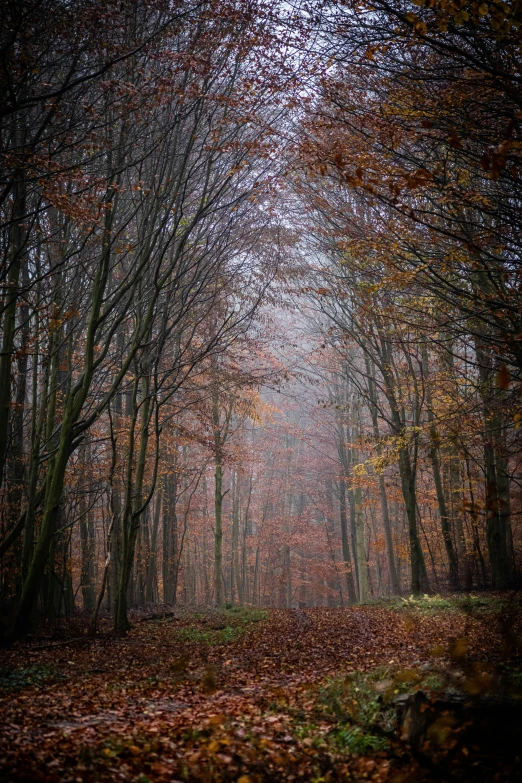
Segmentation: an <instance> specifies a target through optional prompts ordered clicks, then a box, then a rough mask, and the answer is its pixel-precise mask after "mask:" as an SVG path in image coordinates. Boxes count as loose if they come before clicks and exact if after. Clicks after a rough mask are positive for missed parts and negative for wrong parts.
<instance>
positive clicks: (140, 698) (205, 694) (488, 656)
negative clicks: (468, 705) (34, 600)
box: [0, 597, 522, 783]
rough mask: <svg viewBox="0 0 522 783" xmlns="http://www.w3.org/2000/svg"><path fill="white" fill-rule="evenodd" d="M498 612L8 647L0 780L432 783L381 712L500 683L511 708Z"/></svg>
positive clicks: (216, 614)
mask: <svg viewBox="0 0 522 783" xmlns="http://www.w3.org/2000/svg"><path fill="white" fill-rule="evenodd" d="M502 600H504V599H503V598H502V597H494V598H492V599H487V598H484V597H482V598H480V599H476V600H475V599H467V600H463V599H461V598H457V599H455V600H454V601H451V599H441V602H442V604H443V605H437V601H434V600H433V599H428V598H426V599H424V600H423V599H420V600H417V599H416V600H415V601H409V602H405V601H401V602H396V601H395V602H393V601H392V602H389V603H386V602H383V601H380V602H376V603H374V604H373V605H367V606H357V607H346V608H327V607H319V608H311V609H299V610H278V609H275V610H267V611H261V610H258V609H253V608H248V607H232V608H227V609H223V610H205V609H201V610H197V611H194V612H188V611H180V612H178V613H174V612H169V613H168V614H167V613H166V612H165V613H164V616H163V617H162V616H161V614H158V613H156V614H155V615H154V617H153V618H151V619H148V620H147V619H146V618H143V617H141V618H139V619H140V622H135V623H134V625H133V628H132V631H131V632H130V634H129V635H128V637H126V638H124V639H118V638H115V637H113V636H111V635H110V634H108V633H102V634H101V635H100V636H99V637H94V638H91V639H86V638H82V637H78V635H77V634H76V635H75V638H73V639H71V642H70V644H67V643H63V642H67V640H66V639H65V640H63V639H62V640H61V642H60V646H59V647H55V648H53V647H51V646H50V644H42V643H41V640H38V639H33V640H32V641H31V643H24V644H17V645H16V646H15V647H13V648H11V649H9V650H7V651H4V653H3V661H2V671H1V676H0V699H1V701H2V716H3V729H2V732H1V735H0V776H3V778H2V779H5V780H10V781H13V782H14V781H22V782H23V781H45V783H61V782H62V781H64V783H67V782H68V781H71V783H72V782H73V781H74V782H75V783H76V782H77V783H91V781H93V782H94V781H111V780H125V781H132V782H133V783H147V782H148V781H150V783H166V782H167V781H176V780H178V781H202V782H203V781H209V783H210V781H224V782H225V781H227V782H228V781H239V783H262V782H263V781H278V780H281V781H287V780H288V781H293V780H309V781H316V783H322V782H323V781H325V783H328V781H332V783H333V782H334V781H341V780H346V779H352V780H374V781H394V782H396V783H399V781H416V780H434V781H435V780H444V779H447V778H445V777H444V775H445V774H446V772H441V771H440V770H437V768H436V767H433V768H432V767H430V765H429V763H427V762H426V760H423V759H422V758H419V756H418V754H415V753H414V752H412V751H411V749H410V748H409V747H408V746H405V745H404V743H401V741H400V739H399V738H398V735H397V731H396V730H395V729H396V726H395V709H394V699H395V697H396V695H397V694H401V693H407V692H411V691H412V690H415V689H420V688H422V689H423V690H425V691H428V692H429V691H430V689H432V690H433V691H436V690H441V689H444V690H445V691H448V690H451V689H453V690H457V691H459V690H460V691H462V690H466V689H468V691H469V690H471V691H473V690H475V692H481V689H482V690H483V691H487V690H488V689H489V688H491V687H493V684H495V685H496V686H498V684H499V683H500V682H502V683H504V687H509V688H510V689H511V691H512V694H514V696H515V697H516V698H519V697H520V690H521V688H520V685H521V680H520V670H521V667H520V660H521V659H520V655H521V650H520V644H519V640H520V637H521V635H520V627H521V614H522V613H521V609H520V604H519V603H518V602H516V601H515V602H511V604H509V603H508V604H506V603H504V604H503V603H502ZM441 602H439V603H441ZM444 602H449V603H450V606H449V607H448V606H447V605H444ZM448 609H450V610H449V611H448ZM510 612H511V614H509V613H510ZM508 615H509V619H508V621H506V617H507V616H508ZM506 683H507V685H506ZM517 683H518V684H517ZM517 688H518V690H517ZM468 755H469V752H468ZM464 761H465V759H464ZM459 763H460V762H459ZM517 763H518V762H517V760H516V758H515V759H514V761H512V762H511V761H510V762H509V764H510V765H511V766H509V765H508V766H507V767H506V771H505V774H506V775H512V774H514V773H513V769H515V767H514V766H513V764H515V765H516V764H517ZM497 766H498V765H497ZM490 767H491V765H490ZM490 767H488V766H487V764H486V766H484V764H483V763H482V761H481V762H480V763H479V765H478V767H477V770H478V771H479V773H480V775H481V776H482V777H478V778H477V780H479V779H481V780H482V779H486V777H487V775H488V774H489V772H491V774H492V778H491V779H492V780H493V779H494V778H495V776H496V779H497V780H501V779H503V778H502V777H501V776H502V774H504V773H503V767H502V764H501V767H502V768H499V769H497V768H494V769H493V768H492V767H491V768H490ZM469 769H470V767H469V765H468V766H466V765H465V768H464V767H463V768H462V770H461V773H462V775H463V776H464V777H460V778H459V774H461V773H460V772H459V767H458V763H457V766H456V767H455V768H454V769H452V775H454V777H453V778H451V779H455V780H459V779H462V780H468V779H471V778H470V777H469ZM477 770H475V771H477ZM440 775H442V777H440ZM499 775H500V777H499ZM466 776H468V777H466ZM505 779H506V780H510V778H509V777H506V778H505Z"/></svg>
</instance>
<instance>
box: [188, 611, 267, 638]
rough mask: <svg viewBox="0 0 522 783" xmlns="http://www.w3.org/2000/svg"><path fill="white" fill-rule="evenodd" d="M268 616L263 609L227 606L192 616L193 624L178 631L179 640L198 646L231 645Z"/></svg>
mask: <svg viewBox="0 0 522 783" xmlns="http://www.w3.org/2000/svg"><path fill="white" fill-rule="evenodd" d="M267 616H268V613H267V612H266V611H264V610H263V609H257V608H255V607H250V606H231V605H226V606H224V607H223V608H222V609H213V610H211V611H208V612H206V613H202V612H198V613H197V614H194V615H192V617H191V618H190V620H192V623H191V624H190V625H187V626H186V627H185V628H181V629H180V630H179V631H178V638H179V639H180V640H181V641H188V642H195V643H196V644H210V645H219V644H230V643H231V642H234V641H236V639H238V638H239V637H240V636H241V635H242V634H243V633H244V632H245V631H246V630H247V628H248V626H249V625H250V624H251V623H258V622H261V621H262V620H265V619H266V617H267ZM194 621H195V622H194Z"/></svg>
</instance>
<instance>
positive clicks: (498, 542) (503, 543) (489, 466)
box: [475, 339, 509, 590]
mask: <svg viewBox="0 0 522 783" xmlns="http://www.w3.org/2000/svg"><path fill="white" fill-rule="evenodd" d="M475 348H476V354H477V363H478V369H479V378H480V393H481V396H482V402H483V409H484V467H485V478H486V530H487V540H488V551H489V560H490V564H491V585H492V587H493V588H494V589H497V590H502V589H505V588H506V587H507V586H508V583H509V558H508V553H507V535H506V518H505V516H504V515H503V514H501V513H500V497H499V487H498V475H497V467H498V466H497V465H496V462H495V439H496V438H497V437H498V432H496V431H495V429H496V428H497V429H498V426H499V424H498V416H497V415H496V411H494V410H493V406H492V380H493V379H492V369H493V368H492V359H491V355H490V353H489V351H487V350H486V349H485V348H484V347H483V346H482V345H481V344H480V343H479V341H478V339H477V340H476V344H475ZM501 485H502V481H501Z"/></svg>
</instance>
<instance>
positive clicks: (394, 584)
mask: <svg viewBox="0 0 522 783" xmlns="http://www.w3.org/2000/svg"><path fill="white" fill-rule="evenodd" d="M365 361H366V374H367V376H368V396H369V400H370V414H371V417H372V429H373V437H374V439H375V450H376V452H377V456H378V457H380V456H381V455H382V447H381V442H380V433H379V412H378V406H377V402H378V401H377V388H376V384H375V365H374V363H373V362H372V361H371V360H370V358H369V356H367V355H366V356H365ZM377 480H378V484H379V500H380V504H381V518H382V526H383V529H384V541H385V544H386V562H387V564H388V575H389V579H390V590H391V594H392V595H397V594H398V593H400V588H399V579H398V577H397V568H396V566H395V553H394V550H393V536H392V529H391V524H390V513H389V509H388V497H387V494H386V481H385V479H384V471H383V470H379V472H378V479H377Z"/></svg>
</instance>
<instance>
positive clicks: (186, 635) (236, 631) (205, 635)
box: [178, 626, 242, 645]
mask: <svg viewBox="0 0 522 783" xmlns="http://www.w3.org/2000/svg"><path fill="white" fill-rule="evenodd" d="M241 633H242V629H241V628H233V627H232V626H225V627H224V628H212V629H210V630H205V629H204V628H181V629H180V631H179V632H178V638H179V639H181V640H182V641H186V642H196V643H197V644H211V645H215V644H230V642H233V641H235V640H236V639H237V638H238V637H239V636H241Z"/></svg>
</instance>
